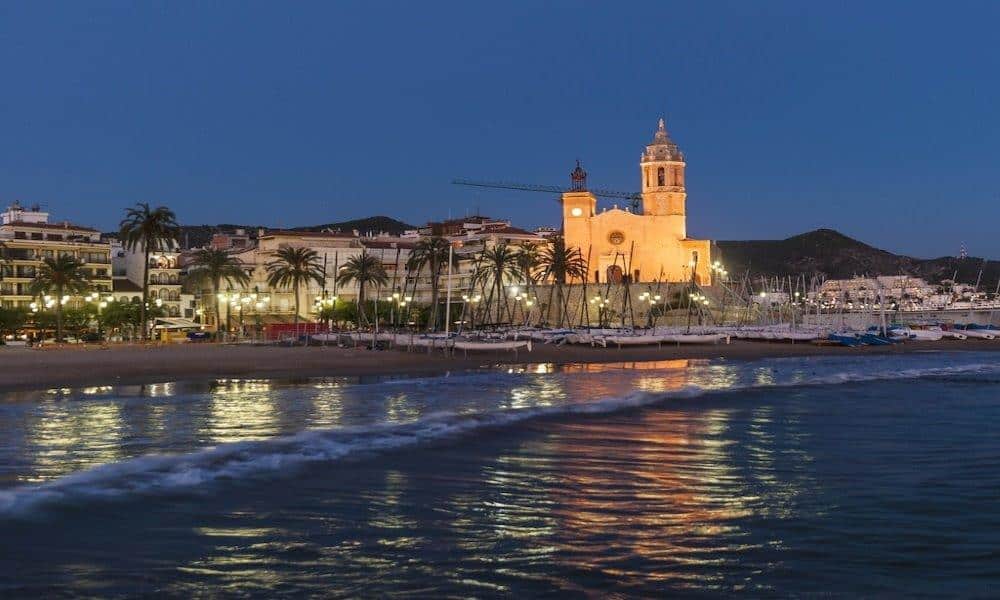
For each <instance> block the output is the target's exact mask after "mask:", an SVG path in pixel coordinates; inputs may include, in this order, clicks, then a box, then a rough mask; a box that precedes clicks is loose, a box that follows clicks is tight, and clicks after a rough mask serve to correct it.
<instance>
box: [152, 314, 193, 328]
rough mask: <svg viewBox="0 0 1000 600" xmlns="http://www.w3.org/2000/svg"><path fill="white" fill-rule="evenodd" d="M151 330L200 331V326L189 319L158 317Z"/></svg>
mask: <svg viewBox="0 0 1000 600" xmlns="http://www.w3.org/2000/svg"><path fill="white" fill-rule="evenodd" d="M153 329H201V324H200V323H195V322H194V321H192V320H191V319H182V318H177V317H160V318H158V319H156V324H155V325H154V326H153Z"/></svg>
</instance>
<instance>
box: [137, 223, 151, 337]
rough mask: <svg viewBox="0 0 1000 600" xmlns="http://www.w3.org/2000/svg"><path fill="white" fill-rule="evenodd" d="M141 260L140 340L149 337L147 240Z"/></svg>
mask: <svg viewBox="0 0 1000 600" xmlns="http://www.w3.org/2000/svg"><path fill="white" fill-rule="evenodd" d="M142 253H143V258H144V259H145V260H143V262H142V304H141V305H139V326H140V327H141V328H142V335H141V338H140V339H142V341H144V342H145V341H146V340H148V339H149V333H148V331H147V329H146V303H147V302H149V240H146V241H145V242H144V243H143V251H142Z"/></svg>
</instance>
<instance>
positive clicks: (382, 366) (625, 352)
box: [0, 340, 1000, 392]
mask: <svg viewBox="0 0 1000 600" xmlns="http://www.w3.org/2000/svg"><path fill="white" fill-rule="evenodd" d="M935 351H940V352H948V351H959V352H983V351H1000V340H962V341H958V340H941V341H938V342H910V343H905V344H897V345H893V346H864V347H859V348H845V347H838V346H816V345H813V344H808V343H800V344H788V343H777V342H749V341H743V340H734V341H733V342H732V343H731V344H728V345H727V344H719V345H704V346H700V345H699V346H694V345H691V346H663V347H662V348H657V347H655V346H649V347H627V348H621V349H617V348H591V347H590V346H560V347H557V346H551V345H545V344H536V345H535V346H534V348H533V351H532V352H519V353H518V354H517V356H516V358H515V356H514V354H513V353H511V352H504V353H499V354H495V353H476V354H471V353H470V354H469V356H468V357H465V356H462V355H455V356H450V357H449V356H445V355H444V354H443V353H442V352H440V351H435V352H434V353H432V354H428V353H426V352H423V351H416V352H407V351H404V350H376V351H372V350H367V349H364V348H338V347H335V346H325V347H324V346H309V347H303V346H293V347H288V346H237V345H232V346H228V345H216V344H197V345H195V344H191V345H188V344H178V345H171V346H156V345H116V346H107V347H102V346H73V347H55V348H41V349H34V348H32V349H28V348H9V347H2V346H0V392H13V391H27V390H48V389H52V388H74V387H89V386H104V385H139V384H152V383H164V382H171V381H190V382H196V381H206V380H213V379H226V378H240V379H242V378H254V379H258V378H261V379H294V378H321V377H344V376H377V375H428V376H430V375H438V374H444V373H447V372H451V371H466V370H474V369H483V368H495V367H498V366H503V365H525V364H536V363H553V364H560V365H565V364H591V363H619V362H647V361H657V360H678V359H721V360H739V361H746V360H757V359H762V358H787V357H809V356H865V355H899V354H912V353H916V352H935Z"/></svg>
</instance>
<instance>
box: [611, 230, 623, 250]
mask: <svg viewBox="0 0 1000 600" xmlns="http://www.w3.org/2000/svg"><path fill="white" fill-rule="evenodd" d="M608 241H609V242H611V243H612V244H614V245H615V246H618V245H621V243H622V242H624V241H625V234H624V233H622V232H620V231H612V232H611V233H609V234H608Z"/></svg>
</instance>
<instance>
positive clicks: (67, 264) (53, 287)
mask: <svg viewBox="0 0 1000 600" xmlns="http://www.w3.org/2000/svg"><path fill="white" fill-rule="evenodd" d="M89 287H90V276H89V275H88V273H87V272H86V271H84V270H83V263H82V262H80V261H79V260H78V259H76V258H75V257H73V256H70V255H68V254H62V255H60V256H59V257H58V258H46V259H45V260H44V261H42V265H41V266H40V267H38V271H37V272H36V273H35V279H34V281H32V282H31V287H30V289H31V293H32V294H33V295H39V296H41V295H44V294H52V295H54V296H55V305H56V341H57V342H61V341H63V318H62V317H63V297H64V296H66V295H68V294H82V293H84V292H86V291H87V289H88V288H89Z"/></svg>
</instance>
